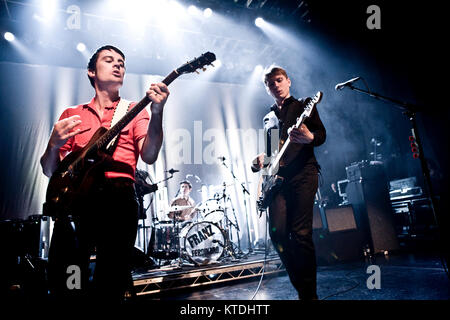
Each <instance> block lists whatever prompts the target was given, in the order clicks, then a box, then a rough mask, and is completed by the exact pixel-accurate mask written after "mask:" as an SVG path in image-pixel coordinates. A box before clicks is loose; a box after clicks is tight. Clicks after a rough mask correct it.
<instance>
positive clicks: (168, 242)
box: [148, 183, 242, 266]
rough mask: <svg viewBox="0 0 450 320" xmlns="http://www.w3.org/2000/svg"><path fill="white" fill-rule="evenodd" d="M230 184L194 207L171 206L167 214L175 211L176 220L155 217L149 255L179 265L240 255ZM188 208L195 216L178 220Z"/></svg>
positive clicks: (222, 259)
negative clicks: (229, 192)
mask: <svg viewBox="0 0 450 320" xmlns="http://www.w3.org/2000/svg"><path fill="white" fill-rule="evenodd" d="M228 186H229V185H227V184H225V183H224V184H222V185H221V186H220V187H221V193H220V194H219V193H216V194H215V195H214V196H213V198H211V199H207V200H206V201H203V202H200V203H199V204H197V205H195V206H189V205H186V206H180V205H175V206H171V207H169V209H168V210H167V211H166V214H167V215H168V214H169V213H175V215H174V214H172V215H171V216H173V219H170V220H162V221H159V220H157V219H154V221H153V224H152V232H151V237H150V241H149V244H148V255H149V256H150V257H152V258H153V259H156V260H159V265H161V263H164V264H170V263H172V264H175V265H177V266H181V265H185V264H186V265H187V264H189V265H192V264H193V265H207V264H213V263H218V262H221V261H224V260H226V259H238V258H240V257H241V255H242V251H241V249H240V240H239V225H238V223H237V219H236V216H235V215H234V209H233V208H232V206H231V200H230V196H229V195H228V193H227V187H228ZM186 209H192V210H193V211H195V214H194V215H193V218H192V219H191V220H187V221H185V220H181V219H179V218H178V217H179V214H178V213H179V212H181V211H182V210H186ZM231 216H233V218H232V219H230V217H231ZM233 234H235V235H236V236H237V242H238V245H236V244H235V243H234V241H233V239H232V237H233ZM173 261H175V262H173Z"/></svg>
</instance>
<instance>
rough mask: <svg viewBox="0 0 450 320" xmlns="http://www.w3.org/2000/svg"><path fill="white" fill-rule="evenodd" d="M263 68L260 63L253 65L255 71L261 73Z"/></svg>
mask: <svg viewBox="0 0 450 320" xmlns="http://www.w3.org/2000/svg"><path fill="white" fill-rule="evenodd" d="M263 70H264V68H263V66H262V65H260V64H258V65H257V66H256V67H255V72H256V73H261V72H263Z"/></svg>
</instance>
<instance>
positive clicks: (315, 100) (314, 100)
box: [308, 91, 323, 105]
mask: <svg viewBox="0 0 450 320" xmlns="http://www.w3.org/2000/svg"><path fill="white" fill-rule="evenodd" d="M322 96H323V93H322V91H317V93H316V94H315V95H314V97H312V98H311V101H309V103H308V104H311V105H314V104H318V103H319V102H320V101H321V100H322Z"/></svg>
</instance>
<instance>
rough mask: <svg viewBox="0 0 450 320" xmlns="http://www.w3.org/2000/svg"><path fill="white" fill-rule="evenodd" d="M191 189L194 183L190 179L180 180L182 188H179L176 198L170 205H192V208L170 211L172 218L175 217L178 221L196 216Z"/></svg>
mask: <svg viewBox="0 0 450 320" xmlns="http://www.w3.org/2000/svg"><path fill="white" fill-rule="evenodd" d="M191 191H192V184H191V183H190V182H189V181H187V180H183V181H181V182H180V189H179V190H178V192H177V195H176V196H175V198H174V199H173V200H172V202H171V203H170V206H171V207H173V206H191V207H192V208H188V209H184V210H181V211H175V212H169V218H170V219H174V217H175V218H176V220H177V221H189V220H192V219H193V218H194V216H195V213H196V210H195V208H194V206H195V201H194V199H192V198H191V197H190V196H189V194H190V193H191Z"/></svg>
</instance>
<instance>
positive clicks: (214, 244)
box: [181, 221, 226, 265]
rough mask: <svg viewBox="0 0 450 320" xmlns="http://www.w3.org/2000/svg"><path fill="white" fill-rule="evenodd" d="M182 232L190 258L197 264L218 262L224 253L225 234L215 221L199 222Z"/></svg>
mask: <svg viewBox="0 0 450 320" xmlns="http://www.w3.org/2000/svg"><path fill="white" fill-rule="evenodd" d="M181 234H182V235H183V238H184V241H183V244H184V250H185V252H186V254H187V257H188V259H189V260H190V261H192V262H193V263H195V264H197V265H206V264H209V263H213V262H216V261H217V260H219V259H220V257H221V256H222V254H223V253H224V247H225V246H226V243H225V236H224V233H223V231H222V229H221V228H220V227H219V226H217V225H216V224H214V223H211V222H209V221H202V222H197V223H194V224H192V225H188V226H187V227H185V229H184V230H183V231H182V232H181Z"/></svg>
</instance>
